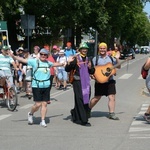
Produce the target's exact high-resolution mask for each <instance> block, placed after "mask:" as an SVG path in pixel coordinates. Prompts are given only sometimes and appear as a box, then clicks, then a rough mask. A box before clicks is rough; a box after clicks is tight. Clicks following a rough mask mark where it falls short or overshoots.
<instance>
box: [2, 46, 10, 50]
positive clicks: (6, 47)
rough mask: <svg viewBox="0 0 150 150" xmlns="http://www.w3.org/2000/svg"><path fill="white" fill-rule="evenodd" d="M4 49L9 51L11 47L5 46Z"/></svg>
mask: <svg viewBox="0 0 150 150" xmlns="http://www.w3.org/2000/svg"><path fill="white" fill-rule="evenodd" d="M2 49H3V50H8V49H10V47H9V46H6V45H4V46H3V47H2Z"/></svg>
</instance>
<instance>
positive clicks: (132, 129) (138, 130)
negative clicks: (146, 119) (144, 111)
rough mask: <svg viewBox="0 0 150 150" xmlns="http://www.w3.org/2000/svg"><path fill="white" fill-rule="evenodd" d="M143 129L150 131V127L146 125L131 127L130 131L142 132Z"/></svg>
mask: <svg viewBox="0 0 150 150" xmlns="http://www.w3.org/2000/svg"><path fill="white" fill-rule="evenodd" d="M141 131H150V128H146V127H141V128H138V127H135V128H134V127H131V128H130V130H129V132H141Z"/></svg>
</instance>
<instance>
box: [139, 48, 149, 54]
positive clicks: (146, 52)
mask: <svg viewBox="0 0 150 150" xmlns="http://www.w3.org/2000/svg"><path fill="white" fill-rule="evenodd" d="M149 52H150V51H149V49H148V48H141V51H140V54H148V53H149Z"/></svg>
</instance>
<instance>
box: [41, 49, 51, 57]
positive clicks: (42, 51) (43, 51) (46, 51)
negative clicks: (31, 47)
mask: <svg viewBox="0 0 150 150" xmlns="http://www.w3.org/2000/svg"><path fill="white" fill-rule="evenodd" d="M40 53H44V54H47V55H48V54H49V51H48V50H46V49H45V48H42V49H41V50H40Z"/></svg>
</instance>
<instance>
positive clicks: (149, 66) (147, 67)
mask: <svg viewBox="0 0 150 150" xmlns="http://www.w3.org/2000/svg"><path fill="white" fill-rule="evenodd" d="M149 68H150V58H148V59H147V60H146V63H145V65H144V69H145V70H149Z"/></svg>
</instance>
